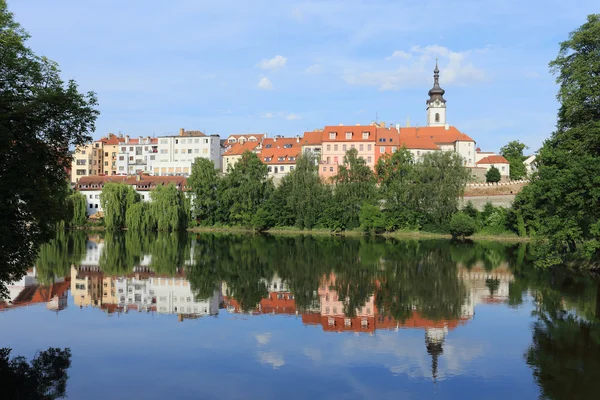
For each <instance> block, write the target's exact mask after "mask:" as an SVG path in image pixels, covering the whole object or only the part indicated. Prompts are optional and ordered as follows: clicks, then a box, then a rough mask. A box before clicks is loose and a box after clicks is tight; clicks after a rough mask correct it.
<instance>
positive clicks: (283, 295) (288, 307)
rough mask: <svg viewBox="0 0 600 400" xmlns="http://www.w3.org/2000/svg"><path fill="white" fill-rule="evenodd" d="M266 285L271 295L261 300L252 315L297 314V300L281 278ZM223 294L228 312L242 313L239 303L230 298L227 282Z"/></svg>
mask: <svg viewBox="0 0 600 400" xmlns="http://www.w3.org/2000/svg"><path fill="white" fill-rule="evenodd" d="M264 283H265V285H266V287H267V291H268V293H269V294H268V296H267V297H266V298H264V299H261V300H260V302H259V303H258V304H257V305H256V307H255V308H254V309H253V310H252V311H251V313H252V314H287V315H295V314H297V311H296V299H295V297H294V295H293V294H292V293H291V292H290V291H289V289H288V287H287V285H286V284H285V282H283V280H282V279H281V278H279V277H278V276H277V275H275V276H274V277H273V278H272V279H271V280H269V281H265V282H264ZM222 292H223V295H224V296H223V304H224V307H225V308H226V309H227V311H228V312H231V313H240V312H242V308H241V305H240V304H239V302H238V301H237V300H236V299H235V298H233V297H231V296H229V293H228V290H227V284H226V283H225V282H223V285H222Z"/></svg>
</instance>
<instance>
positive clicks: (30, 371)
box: [0, 347, 71, 400]
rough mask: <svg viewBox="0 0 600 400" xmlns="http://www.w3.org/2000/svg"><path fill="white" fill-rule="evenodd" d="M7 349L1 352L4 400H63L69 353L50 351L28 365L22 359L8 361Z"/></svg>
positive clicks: (0, 361) (0, 379)
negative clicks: (5, 399) (61, 399)
mask: <svg viewBox="0 0 600 400" xmlns="http://www.w3.org/2000/svg"><path fill="white" fill-rule="evenodd" d="M10 351H11V350H10V349H7V348H2V349H0V386H1V389H0V390H1V391H2V394H3V396H8V397H4V398H10V399H20V400H40V399H42V400H53V399H59V398H63V397H65V395H66V389H67V379H68V378H69V376H68V375H67V370H68V369H69V367H70V366H71V351H70V350H69V349H68V348H67V349H64V350H61V349H57V348H52V347H51V348H49V349H48V350H46V351H42V352H40V353H38V354H37V355H36V357H35V358H34V359H33V360H32V361H31V362H30V363H29V362H27V359H26V358H25V357H14V358H12V359H10V358H9V357H10Z"/></svg>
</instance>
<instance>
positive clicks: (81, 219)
mask: <svg viewBox="0 0 600 400" xmlns="http://www.w3.org/2000/svg"><path fill="white" fill-rule="evenodd" d="M69 203H70V206H71V221H70V225H71V226H83V225H85V221H86V220H87V200H86V199H85V196H84V195H83V194H81V193H80V192H74V193H73V194H72V195H70V196H69Z"/></svg>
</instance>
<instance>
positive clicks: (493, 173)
mask: <svg viewBox="0 0 600 400" xmlns="http://www.w3.org/2000/svg"><path fill="white" fill-rule="evenodd" d="M501 179H502V176H501V175H500V171H499V170H498V168H496V167H494V166H492V167H491V168H490V169H488V171H487V172H486V173H485V181H486V182H487V183H497V182H500V180H501Z"/></svg>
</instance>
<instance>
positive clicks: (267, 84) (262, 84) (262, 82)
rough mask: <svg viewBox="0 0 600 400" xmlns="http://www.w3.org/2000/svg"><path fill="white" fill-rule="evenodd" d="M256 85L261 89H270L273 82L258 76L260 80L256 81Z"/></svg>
mask: <svg viewBox="0 0 600 400" xmlns="http://www.w3.org/2000/svg"><path fill="white" fill-rule="evenodd" d="M256 86H257V87H258V88H259V89H262V90H272V89H273V83H272V82H271V81H270V80H269V78H266V77H262V78H260V81H258V84H257V85H256Z"/></svg>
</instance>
